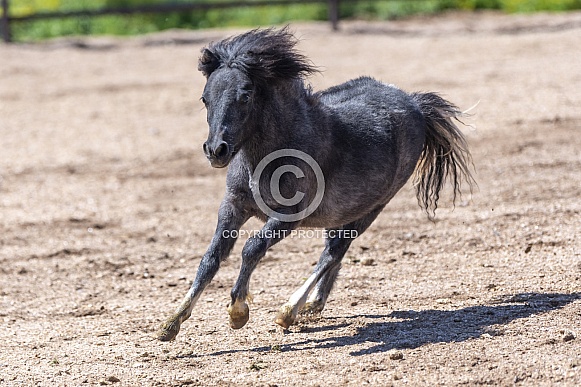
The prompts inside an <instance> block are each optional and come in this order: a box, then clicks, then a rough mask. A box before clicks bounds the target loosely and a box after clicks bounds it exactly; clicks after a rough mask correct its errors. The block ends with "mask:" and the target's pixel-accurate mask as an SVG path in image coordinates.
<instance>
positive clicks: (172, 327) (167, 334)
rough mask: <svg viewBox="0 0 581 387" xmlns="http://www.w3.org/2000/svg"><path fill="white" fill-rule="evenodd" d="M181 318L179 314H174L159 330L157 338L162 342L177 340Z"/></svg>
mask: <svg viewBox="0 0 581 387" xmlns="http://www.w3.org/2000/svg"><path fill="white" fill-rule="evenodd" d="M180 325H181V322H180V316H179V314H177V313H176V314H174V315H172V316H171V317H170V318H168V319H167V320H166V321H165V322H164V323H163V324H162V325H161V327H160V328H159V331H158V332H157V335H156V336H157V338H158V340H161V341H172V340H174V339H175V338H176V336H177V334H178V332H179V331H180Z"/></svg>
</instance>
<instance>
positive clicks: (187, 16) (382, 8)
mask: <svg viewBox="0 0 581 387" xmlns="http://www.w3.org/2000/svg"><path fill="white" fill-rule="evenodd" d="M191 1H199V2H220V1H225V0H9V2H10V14H11V16H24V15H29V14H32V13H38V12H50V11H57V10H58V11H72V10H79V9H99V8H103V7H111V8H118V7H132V6H136V5H152V4H161V3H169V2H173V3H180V2H182V3H183V2H191ZM248 1H252V0H248ZM450 9H461V10H477V9H496V10H502V11H505V12H536V11H568V10H574V9H581V0H388V1H365V0H362V1H358V2H345V3H342V4H341V7H340V12H341V17H342V18H359V19H382V20H385V19H394V18H400V17H404V16H409V15H412V14H418V13H423V14H427V13H437V12H442V11H445V10H450ZM326 19H327V5H326V4H301V5H290V6H268V7H247V8H236V9H217V10H207V11H195V12H174V13H165V14H140V15H131V16H128V15H119V16H117V15H112V16H99V17H75V18H62V19H47V20H37V21H25V22H17V23H12V33H13V38H14V40H16V41H30V40H38V39H45V38H50V37H56V36H66V35H103V34H107V35H133V34H142V33H147V32H153V31H159V30H163V29H168V28H189V29H192V28H193V29H197V28H211V27H227V26H266V25H272V24H281V23H285V22H288V21H291V20H326Z"/></svg>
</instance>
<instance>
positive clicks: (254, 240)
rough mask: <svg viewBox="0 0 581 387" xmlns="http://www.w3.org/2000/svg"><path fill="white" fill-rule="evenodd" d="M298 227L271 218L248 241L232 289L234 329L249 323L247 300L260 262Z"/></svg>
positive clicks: (229, 309)
mask: <svg viewBox="0 0 581 387" xmlns="http://www.w3.org/2000/svg"><path fill="white" fill-rule="evenodd" d="M297 225H298V223H296V222H281V221H279V220H276V219H272V218H271V219H269V220H268V221H267V222H266V224H265V225H264V227H263V228H262V230H260V231H259V232H257V233H256V235H254V236H252V237H251V238H249V239H248V240H247V241H246V244H245V245H244V248H243V249H242V266H241V267H240V274H239V275H238V279H237V280H236V284H235V285H234V287H233V288H232V294H231V296H232V301H231V303H230V306H229V307H228V313H229V314H230V326H231V327H232V328H234V329H239V328H242V327H243V326H244V325H245V324H246V323H247V322H248V318H249V309H248V304H247V303H246V299H247V298H248V295H249V294H250V290H249V282H250V276H251V275H252V272H253V271H254V269H255V268H256V266H257V265H258V262H260V260H261V259H262V257H264V255H265V254H266V251H267V250H268V249H269V248H270V247H271V246H272V245H274V244H275V243H277V242H279V241H280V240H282V239H284V238H285V237H286V236H288V235H289V234H290V232H291V231H292V230H293V229H295V228H296V227H297Z"/></svg>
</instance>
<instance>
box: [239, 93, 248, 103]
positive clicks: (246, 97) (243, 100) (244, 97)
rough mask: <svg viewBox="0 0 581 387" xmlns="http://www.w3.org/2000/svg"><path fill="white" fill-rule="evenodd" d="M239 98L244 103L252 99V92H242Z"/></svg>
mask: <svg viewBox="0 0 581 387" xmlns="http://www.w3.org/2000/svg"><path fill="white" fill-rule="evenodd" d="M239 100H240V102H242V103H247V102H248V101H250V94H248V93H242V94H240V98H239Z"/></svg>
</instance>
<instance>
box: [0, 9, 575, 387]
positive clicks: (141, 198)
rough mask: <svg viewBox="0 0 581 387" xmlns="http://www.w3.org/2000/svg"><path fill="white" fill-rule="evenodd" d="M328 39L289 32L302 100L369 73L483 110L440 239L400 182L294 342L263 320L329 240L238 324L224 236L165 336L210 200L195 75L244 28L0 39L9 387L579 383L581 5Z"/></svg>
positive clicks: (279, 278) (284, 263) (0, 197)
mask: <svg viewBox="0 0 581 387" xmlns="http://www.w3.org/2000/svg"><path fill="white" fill-rule="evenodd" d="M342 27H343V29H342V31H341V32H340V33H336V34H332V33H329V31H328V25H327V24H300V25H296V26H294V28H295V30H296V31H297V33H298V34H299V35H300V36H301V37H302V39H303V41H302V42H301V44H300V49H301V50H303V51H304V52H305V53H306V55H308V56H309V57H310V58H312V60H313V62H314V63H315V64H317V65H319V66H321V67H322V69H323V70H324V72H323V73H322V75H317V76H315V77H313V78H312V79H311V82H312V84H313V86H314V88H315V89H320V88H324V87H328V86H331V85H333V84H337V83H339V82H342V81H345V80H347V79H350V78H354V77H356V76H359V75H363V74H368V75H372V76H374V77H376V78H378V79H381V80H383V81H385V82H389V83H393V84H396V85H398V86H400V87H401V88H403V89H405V90H408V91H438V92H441V93H442V94H443V95H444V96H445V97H446V98H448V99H449V100H451V101H453V102H455V103H456V104H458V105H459V106H460V107H461V108H462V109H468V108H470V107H471V106H473V105H475V104H476V103H478V105H477V107H476V108H474V109H473V111H472V112H473V114H474V115H473V116H472V117H471V118H470V119H468V120H467V123H468V124H469V125H471V127H466V128H465V132H466V135H467V137H468V139H469V142H470V146H471V149H472V152H473V156H474V164H475V166H476V179H477V181H478V184H479V189H478V190H476V191H475V192H474V194H473V195H470V194H467V195H465V196H464V198H463V200H461V201H460V203H459V204H458V205H457V206H456V208H455V209H453V208H452V207H451V204H450V201H449V200H448V198H445V199H444V200H442V202H441V203H442V208H441V209H440V210H439V212H438V215H437V220H436V222H435V223H432V222H430V221H428V220H427V218H426V216H425V214H424V213H422V211H421V210H420V209H419V208H418V206H417V204H416V201H415V197H414V194H413V190H412V188H411V187H410V186H407V187H405V188H404V189H403V190H402V191H401V192H400V193H399V194H398V196H397V197H396V198H395V199H394V200H393V201H392V203H391V204H390V205H388V207H387V209H386V210H385V211H384V213H383V214H382V215H381V216H380V217H379V218H378V219H377V221H376V222H375V223H374V224H373V226H372V227H371V228H370V230H369V231H368V232H366V233H365V234H363V235H362V236H361V238H360V239H358V240H357V241H356V242H355V243H354V245H353V246H352V248H351V250H350V251H349V252H348V254H347V256H346V257H345V260H344V265H343V268H342V271H341V275H340V277H339V280H338V282H337V285H336V287H335V290H334V292H333V293H332V296H331V299H330V301H329V303H328V304H327V308H326V309H325V311H324V312H323V315H322V317H321V318H318V319H311V320H301V321H300V323H299V324H298V325H297V326H294V327H292V328H291V329H290V332H283V330H282V329H281V328H279V327H278V326H276V325H275V324H274V322H273V320H274V317H275V314H276V310H277V309H278V307H279V306H280V305H282V304H283V303H284V302H285V301H286V299H287V298H288V297H289V296H290V294H291V293H292V292H293V291H294V290H295V289H297V288H298V287H299V286H300V285H301V283H302V282H303V281H304V279H305V278H306V277H307V276H308V275H309V273H310V271H311V270H312V267H313V264H314V262H315V261H316V260H317V258H318V255H319V254H320V252H321V250H322V245H323V243H322V240H321V239H317V238H292V239H289V240H285V241H283V242H282V243H280V244H279V245H277V246H275V247H274V248H273V249H272V250H271V251H270V252H269V253H268V254H267V256H266V257H265V258H264V260H263V261H262V263H261V264H260V266H259V267H258V269H257V270H256V272H255V275H254V276H253V280H252V282H251V288H252V292H253V294H254V303H253V304H252V305H251V316H250V321H249V323H248V324H247V325H246V327H244V328H243V329H241V330H237V331H234V330H231V329H230V328H229V327H228V315H227V312H226V305H227V303H228V301H229V292H230V288H231V286H232V285H233V283H234V280H235V278H236V276H237V274H238V269H239V263H240V259H239V256H240V250H241V246H242V243H238V245H237V246H236V248H235V251H234V253H233V254H232V256H231V258H230V260H229V261H228V262H227V263H225V264H224V265H223V267H222V269H221V271H220V272H219V273H218V275H217V276H216V278H215V280H214V281H213V283H212V284H211V285H210V287H209V288H208V289H207V291H206V292H205V294H204V295H203V296H202V298H201V300H200V302H199V303H198V305H197V306H196V308H195V309H194V314H193V316H192V318H191V319H190V320H188V321H187V322H186V323H184V325H183V327H182V331H181V332H180V334H179V335H178V337H177V339H176V340H175V341H174V342H169V343H162V342H159V341H157V340H155V338H154V335H155V332H156V331H157V329H158V327H159V325H160V323H161V322H162V321H163V320H164V319H165V318H166V317H167V316H168V315H169V314H170V313H171V312H172V311H173V309H174V308H175V307H176V306H177V304H178V301H179V300H180V299H181V298H182V296H183V295H184V294H185V292H186V291H187V289H188V287H189V285H190V282H191V281H192V279H193V277H194V275H195V270H196V268H197V265H198V262H199V260H200V257H201V255H202V254H203V253H204V251H205V249H206V247H207V245H208V243H209V241H210V238H211V236H212V233H213V231H214V226H215V222H216V211H217V208H218V205H219V203H220V199H221V196H222V193H223V191H224V180H225V171H223V170H214V169H212V168H210V166H209V165H208V163H207V162H206V160H205V158H204V156H203V152H202V149H201V145H202V142H203V141H204V140H205V138H206V135H207V127H206V124H205V112H204V110H203V109H202V104H201V103H200V102H199V101H198V99H199V97H200V94H201V90H202V87H203V84H204V79H203V77H202V75H201V74H200V73H198V72H197V71H196V61H197V57H198V54H199V51H200V48H201V47H202V46H203V45H204V44H206V43H208V42H209V41H210V40H215V39H220V38H222V37H224V36H226V35H230V34H232V33H235V32H237V31H234V30H229V31H201V32H191V31H189V32H180V31H174V32H167V33H161V34H155V35H152V36H147V37H138V38H130V39H116V38H97V39H88V40H57V41H52V42H49V43H43V44H38V45H13V46H5V45H0V155H1V156H0V323H1V329H0V384H1V385H2V386H33V385H38V386H83V385H117V386H186V385H199V386H210V385H217V386H226V385H256V386H275V385H276V386H293V385H306V386H317V385H318V386H336V385H352V386H361V385H365V384H370V385H381V386H385V385H391V384H393V385H404V384H406V385H426V386H433V385H458V384H465V385H478V384H490V385H512V384H516V385H519V386H520V385H534V386H537V385H560V386H578V385H581V345H580V342H581V337H579V336H580V335H581V240H580V239H581V217H580V212H581V200H580V197H581V188H580V187H581V50H580V48H579V47H580V42H581V13H570V14H554V15H547V14H539V15H533V16H503V15H496V14H490V13H483V14H449V15H444V16H441V17H436V18H415V19H411V20H405V21H397V22H389V23H363V22H353V23H344V24H343V25H342ZM448 192H449V191H448ZM259 226H260V223H259V222H258V221H251V222H250V223H249V224H247V226H246V227H245V229H247V230H253V229H257V228H258V227H259Z"/></svg>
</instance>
